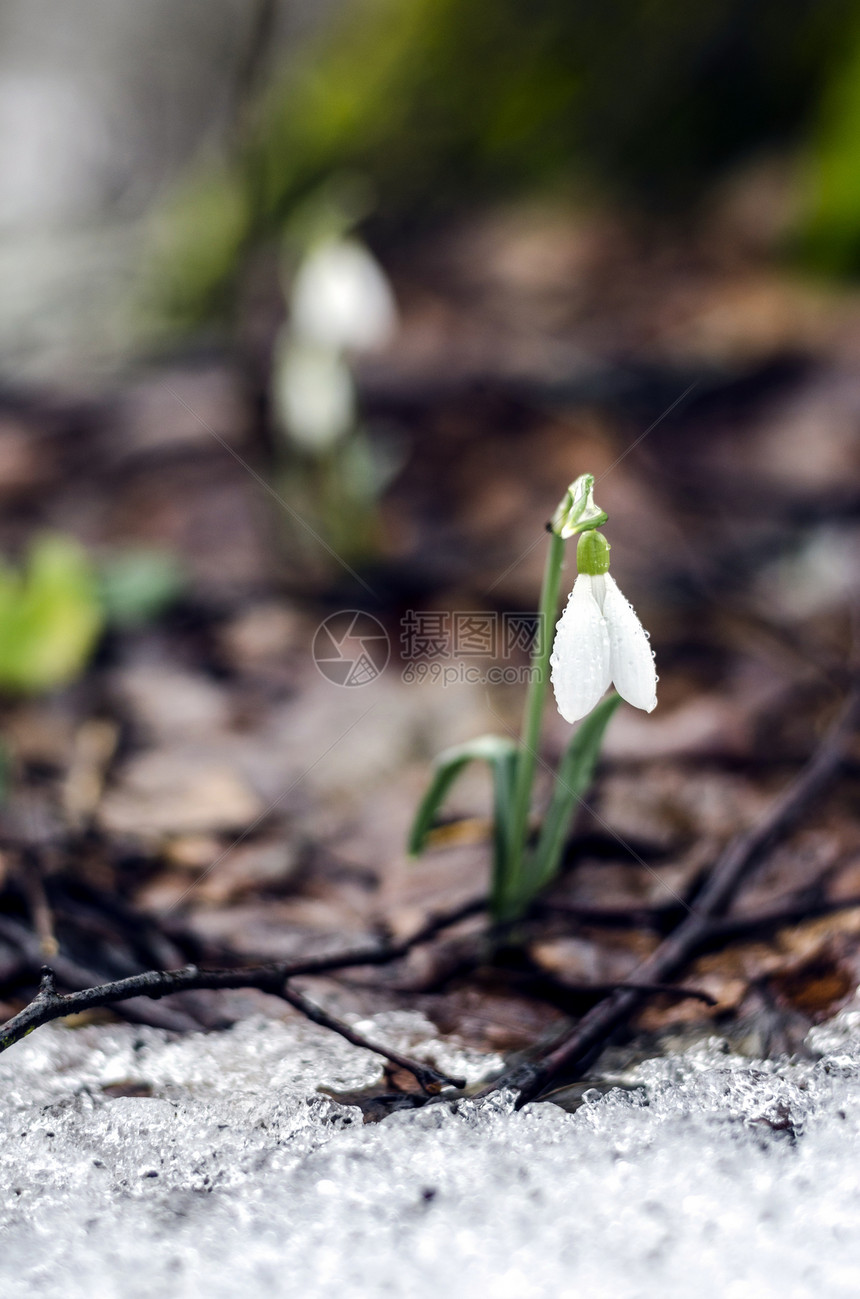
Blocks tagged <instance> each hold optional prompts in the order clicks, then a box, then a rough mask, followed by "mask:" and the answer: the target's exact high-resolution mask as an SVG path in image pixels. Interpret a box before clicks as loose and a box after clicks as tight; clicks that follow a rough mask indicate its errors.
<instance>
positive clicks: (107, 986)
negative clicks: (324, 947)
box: [0, 898, 486, 1091]
mask: <svg viewBox="0 0 860 1299" xmlns="http://www.w3.org/2000/svg"><path fill="white" fill-rule="evenodd" d="M485 905H486V903H485V900H484V899H482V898H479V899H475V900H473V901H471V902H468V903H465V904H464V905H463V906H461V907H458V908H457V909H456V910H454V911H449V912H446V913H444V914H440V915H436V916H433V917H431V918H430V920H428V922H427V923H426V924H425V925H423V926H422V928H421V929H419V930H418V931H417V932H416V933H414V934H412V935H411V936H410V937H409V938H406V939H404V940H403V941H402V942H400V943H393V944H389V945H388V946H378V947H368V948H363V949H357V950H354V951H352V952H343V953H341V954H340V955H337V956H323V957H315V958H310V959H309V960H306V961H297V962H291V963H290V962H272V963H270V964H266V965H257V966H247V967H245V968H243V969H235V970H201V969H198V967H197V966H196V965H187V966H185V967H184V968H183V969H181V970H149V971H147V972H146V973H144V974H134V975H131V976H130V977H129V978H126V979H117V980H115V981H114V982H112V983H103V984H100V985H99V986H96V987H89V988H81V989H80V990H78V991H76V992H69V993H65V994H62V993H59V992H57V987H56V977H55V974H54V971H53V970H51V969H49V968H48V967H47V966H44V967H43V968H42V975H41V981H40V984H39V991H38V993H37V994H36V996H35V997H34V998H33V1000H32V1001H31V1002H30V1004H29V1005H28V1006H25V1007H24V1009H23V1010H22V1011H20V1012H19V1013H18V1014H17V1015H15V1016H13V1018H12V1019H10V1020H8V1022H7V1023H5V1024H4V1025H2V1027H0V1052H3V1051H6V1050H8V1048H9V1047H10V1046H13V1045H14V1044H15V1043H16V1042H20V1041H21V1039H22V1038H23V1037H26V1036H27V1034H28V1033H32V1031H33V1029H35V1028H39V1027H41V1025H42V1024H47V1023H49V1022H50V1021H51V1020H54V1019H62V1018H64V1017H65V1016H66V1015H74V1014H78V1013H80V1012H81V1011H84V1010H93V1009H95V1008H97V1007H102V1006H110V1005H113V1004H114V1003H116V1002H122V1001H127V1000H129V999H130V998H133V997H150V998H153V999H154V1000H158V999H159V998H161V997H168V996H172V995H173V994H174V993H178V992H198V991H201V990H203V989H207V990H221V989H237V988H256V989H257V990H259V991H260V992H266V993H270V994H271V995H273V996H276V997H280V998H282V999H283V1000H285V1001H288V1002H289V1003H290V1004H291V1005H292V1006H294V1007H295V1008H296V1009H297V1010H300V1011H301V1013H302V1014H303V1015H306V1016H307V1018H308V1019H311V1020H313V1022H314V1023H316V1024H321V1025H322V1026H323V1027H325V1028H329V1029H331V1030H332V1031H333V1032H335V1033H339V1034H340V1036H341V1037H343V1038H345V1039H346V1040H347V1041H348V1042H352V1043H353V1044H354V1045H355V1046H360V1047H364V1048H365V1049H366V1050H369V1051H374V1052H376V1053H377V1054H378V1055H382V1056H384V1057H385V1059H387V1060H390V1061H391V1062H392V1063H393V1064H396V1065H397V1066H398V1067H400V1068H402V1069H406V1070H408V1071H409V1072H410V1073H412V1074H413V1075H414V1077H415V1078H416V1079H417V1080H418V1082H419V1084H420V1085H421V1086H422V1087H423V1088H424V1089H425V1090H428V1091H438V1090H439V1088H440V1087H442V1086H445V1085H451V1086H462V1085H463V1084H462V1080H461V1079H456V1078H450V1077H448V1076H447V1075H446V1074H443V1073H440V1072H439V1071H438V1070H436V1069H433V1068H431V1067H430V1066H429V1065H426V1064H422V1063H420V1062H418V1061H415V1060H410V1059H408V1058H407V1057H406V1056H402V1055H399V1054H397V1053H396V1052H393V1051H389V1050H388V1048H387V1047H382V1046H379V1045H377V1044H375V1043H371V1042H368V1041H367V1040H366V1039H365V1038H363V1037H362V1036H361V1035H360V1034H358V1033H356V1032H355V1031H354V1030H353V1029H351V1028H350V1027H349V1026H348V1025H346V1024H344V1023H342V1022H341V1021H340V1020H338V1019H336V1018H335V1017H334V1016H333V1015H329V1014H328V1013H327V1012H326V1011H324V1010H322V1009H320V1008H319V1007H318V1006H316V1005H315V1004H314V1003H313V1002H311V1001H308V999H307V998H306V997H304V996H303V995H302V994H301V993H299V992H296V991H295V989H293V988H290V987H289V986H288V984H289V980H290V979H293V978H296V977H298V976H300V975H311V974H322V973H330V972H332V971H334V970H344V969H349V968H350V967H353V966H358V965H383V964H386V963H388V962H393V961H397V960H400V959H401V958H402V957H404V956H406V955H407V954H408V953H409V952H410V951H411V950H412V948H414V947H417V946H418V945H419V944H421V943H426V942H428V941H429V940H430V939H431V938H433V937H434V936H435V935H436V934H437V933H439V932H440V930H442V929H446V928H448V927H450V926H451V925H455V924H457V923H459V921H461V920H463V919H465V918H466V917H467V916H470V915H474V914H475V913H477V912H479V911H481V910H483V909H484V907H485ZM69 964H70V970H72V971H73V972H74V974H75V975H77V969H76V967H74V966H72V965H71V963H69Z"/></svg>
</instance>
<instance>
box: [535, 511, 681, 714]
mask: <svg viewBox="0 0 860 1299" xmlns="http://www.w3.org/2000/svg"><path fill="white" fill-rule="evenodd" d="M576 560H577V567H578V569H579V576H578V577H577V579H576V582H575V583H574V587H573V590H572V591H571V593H570V599H569V600H568V602H567V608H566V609H565V611H564V613H563V614H562V616H561V618H560V619H559V622H558V625H557V627H556V634H555V643H554V645H553V651H552V657H551V659H550V666H551V670H552V685H553V690H554V691H555V698H556V703H557V705H558V711H559V712H560V713H561V715H562V717H563V718H564V719H565V721H568V722H576V721H579V719H580V718H581V717H585V716H586V714H587V713H590V712H591V710H592V708H594V706H595V704H597V702H598V701H599V699H600V697H601V695H602V694H603V693H604V691H605V690H606V689H607V688H608V687H609V685H610V684H613V683H614V685H615V689H616V690H617V691H618V693H619V695H620V696H621V698H622V699H625V700H626V701H627V703H629V704H632V705H633V706H634V708H642V709H644V710H645V712H648V713H650V712H651V710H652V709H653V708H655V707H656V704H657V673H656V671H655V669H654V654H653V651H652V650H651V647H650V645H649V644H648V637H647V635H646V633H645V631H644V630H643V628H642V624H641V623H640V621H639V619H638V618H637V617H636V614H635V612H634V611H633V607H632V606H631V605H630V604H629V603H628V602H627V600H625V598H624V596H623V595H622V594H621V592H620V591H619V589H618V587H617V585H616V583H615V579H614V578H613V577H612V576H611V574H610V573H609V543H608V542H607V540H606V538H605V537H604V536H602V534H601V533H599V532H588V533H585V534H584V535H583V536H582V537H581V538H580V540H579V544H578V546H577V554H576Z"/></svg>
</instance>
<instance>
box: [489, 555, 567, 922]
mask: <svg viewBox="0 0 860 1299" xmlns="http://www.w3.org/2000/svg"><path fill="white" fill-rule="evenodd" d="M564 544H565V543H564V538H563V537H560V536H559V535H558V534H557V533H556V532H554V531H553V532H551V533H550V542H549V550H548V552H547V557H546V564H545V566H544V572H543V586H542V588H541V596H540V609H539V614H538V632H539V634H538V642H537V644H536V646H535V649H534V652H533V654H532V661H531V665H532V667H533V668H537V672H535V673H534V674H533V675H532V680H531V681H530V682H529V690H528V695H527V697H526V711H525V717H524V719H523V730H522V735H521V737H520V751H519V756H518V759H517V772H516V779H515V781H514V792H513V799H512V807H511V819H510V837H509V840H508V842H509V845H510V854H511V856H510V861H509V862H508V869H507V871H506V876H507V878H506V880H505V887H504V889H503V890H500V892H503V893H504V899H501V898H497V899H496V907H497V908H498V907H502V906H505V904H506V903H509V902H510V901H512V900H513V899H514V898H516V897H517V896H518V895H519V893H520V891H521V887H522V884H523V880H522V878H521V877H522V870H523V859H524V856H525V847H526V840H527V838H528V828H529V825H528V822H529V809H530V807H531V799H532V786H533V784H534V776H535V768H536V766H537V759H538V746H539V744H540V732H541V720H542V718H543V706H544V700H545V698H546V688H547V683H548V681H549V656H550V654H551V652H552V629H553V626H554V624H555V617H556V613H557V612H558V593H559V588H560V586H561V570H562V566H563V563H564ZM497 918H501V917H497Z"/></svg>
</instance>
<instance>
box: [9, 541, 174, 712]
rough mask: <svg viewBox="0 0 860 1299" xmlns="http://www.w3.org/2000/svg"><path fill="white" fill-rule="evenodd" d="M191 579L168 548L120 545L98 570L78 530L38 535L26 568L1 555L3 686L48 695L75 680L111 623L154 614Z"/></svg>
mask: <svg viewBox="0 0 860 1299" xmlns="http://www.w3.org/2000/svg"><path fill="white" fill-rule="evenodd" d="M183 582H184V579H183V576H182V573H181V571H180V570H179V568H178V567H177V564H176V561H175V560H174V559H173V558H171V557H170V556H169V555H166V554H164V553H163V552H161V551H153V550H127V551H119V552H117V553H116V554H115V555H113V556H111V557H110V558H108V559H107V560H106V561H105V563H104V565H103V566H102V568H101V569H98V568H97V567H96V565H95V564H94V563H93V561H92V559H91V558H90V557H89V555H88V554H87V552H86V551H85V550H84V549H83V547H81V546H80V545H79V544H78V543H77V542H76V541H74V540H73V539H72V538H71V537H66V536H62V535H60V534H49V535H46V536H42V537H38V538H37V539H36V540H35V541H34V542H33V543H32V545H31V547H30V550H29V553H28V555H27V559H26V562H25V564H24V565H23V567H21V568H20V569H19V568H14V567H12V566H11V565H9V564H7V563H5V562H3V561H2V560H0V691H3V692H4V693H8V694H41V693H42V692H44V691H49V690H53V689H55V688H56V687H58V686H63V685H66V684H68V682H70V681H73V680H74V679H75V677H77V676H78V675H79V674H80V673H81V672H82V671H83V670H84V668H85V667H86V665H87V663H88V661H89V658H90V655H91V654H92V652H93V649H94V648H95V646H96V644H97V642H98V640H99V637H100V636H101V635H102V633H103V631H104V630H105V628H106V627H107V626H118V627H132V626H136V625H140V624H141V623H144V622H148V621H151V620H152V619H153V618H155V617H156V616H157V615H158V614H159V613H161V612H162V611H163V610H164V608H165V607H166V606H167V605H169V604H170V603H171V602H172V601H173V600H174V599H175V598H176V596H177V595H178V594H179V592H180V590H181V589H182V586H183Z"/></svg>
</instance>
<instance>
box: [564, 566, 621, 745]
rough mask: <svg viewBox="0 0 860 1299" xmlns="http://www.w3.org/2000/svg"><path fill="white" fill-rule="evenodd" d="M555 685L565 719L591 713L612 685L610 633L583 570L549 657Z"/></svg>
mask: <svg viewBox="0 0 860 1299" xmlns="http://www.w3.org/2000/svg"><path fill="white" fill-rule="evenodd" d="M550 665H551V668H552V688H553V690H554V691H555V702H556V704H557V705H558V711H559V712H560V713H561V715H562V717H563V718H564V720H565V721H566V722H576V721H579V719H580V717H585V715H586V713H590V712H591V710H592V708H593V707H594V705H595V704H596V703H597V701H598V699H599V698H600V696H601V695H602V694H603V693H604V691H605V690H606V689H607V687H608V686H609V682H610V680H611V674H610V671H609V633H608V632H607V629H606V623H605V622H604V620H603V615H602V614H601V612H600V608H599V606H598V604H597V601H596V600H595V598H594V595H593V593H592V580H591V578H590V577H588V576H586V575H585V574H584V573H581V574H580V575H579V577H578V578H577V579H576V582H575V583H574V587H573V590H572V591H571V593H570V599H569V600H568V602H567V608H566V609H565V611H564V613H563V614H562V615H561V618H560V619H559V621H558V625H557V627H556V631H555V643H554V644H553V648H552V657H551V658H550Z"/></svg>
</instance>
